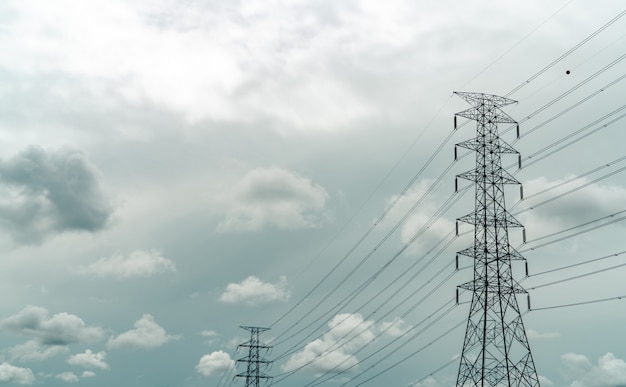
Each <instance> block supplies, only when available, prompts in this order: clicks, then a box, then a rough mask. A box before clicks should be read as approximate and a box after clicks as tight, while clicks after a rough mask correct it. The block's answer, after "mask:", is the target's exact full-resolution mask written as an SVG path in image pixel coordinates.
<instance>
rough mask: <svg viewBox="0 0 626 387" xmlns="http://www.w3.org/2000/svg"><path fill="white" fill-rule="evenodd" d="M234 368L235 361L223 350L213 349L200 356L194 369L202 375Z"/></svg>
mask: <svg viewBox="0 0 626 387" xmlns="http://www.w3.org/2000/svg"><path fill="white" fill-rule="evenodd" d="M233 368H235V361H234V360H233V359H231V358H230V355H229V354H227V353H226V352H224V351H215V352H213V353H210V354H208V355H204V356H202V357H201V358H200V361H199V362H198V364H197V365H196V371H197V372H198V373H199V374H202V375H204V376H211V375H213V374H216V373H220V372H224V371H228V370H231V369H233Z"/></svg>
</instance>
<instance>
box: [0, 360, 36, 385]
mask: <svg viewBox="0 0 626 387" xmlns="http://www.w3.org/2000/svg"><path fill="white" fill-rule="evenodd" d="M0 382H3V383H16V384H33V383H34V382H35V375H33V371H31V370H30V368H21V367H15V366H12V365H11V364H9V363H2V364H0Z"/></svg>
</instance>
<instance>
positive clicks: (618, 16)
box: [505, 10, 626, 97]
mask: <svg viewBox="0 0 626 387" xmlns="http://www.w3.org/2000/svg"><path fill="white" fill-rule="evenodd" d="M624 15H626V10H625V11H622V12H620V13H619V14H618V15H617V16H616V17H614V18H613V19H611V20H609V21H608V22H607V23H606V24H604V25H603V26H602V27H600V28H598V29H597V30H596V31H594V32H593V33H592V34H591V35H589V36H587V37H586V38H585V39H583V40H582V41H581V42H580V43H578V44H577V45H575V46H574V47H572V48H571V49H569V50H567V51H566V52H565V53H564V54H563V55H561V56H560V57H558V58H556V59H555V60H554V61H553V62H551V63H550V64H548V65H547V66H545V67H544V68H542V69H541V70H539V71H538V72H537V73H535V74H534V75H533V76H532V77H530V78H528V79H527V80H526V81H525V82H523V83H521V84H520V85H518V86H517V87H515V88H513V90H511V91H510V92H508V93H507V94H506V95H505V97H509V96H511V95H512V94H515V93H516V92H517V91H519V90H520V89H521V88H523V87H524V86H526V85H527V84H529V83H530V82H532V81H533V80H535V79H537V78H538V77H539V76H540V75H541V74H543V73H545V72H546V71H548V70H549V69H551V68H552V67H554V65H556V64H557V63H559V62H560V61H562V60H563V59H565V58H566V57H567V56H569V55H570V54H571V53H573V52H574V51H576V50H578V49H579V48H580V47H582V46H583V45H584V44H585V43H587V42H589V41H590V40H591V39H593V38H595V37H596V36H598V35H599V34H600V33H601V32H602V31H604V30H605V29H607V28H609V27H610V26H611V25H612V24H613V23H615V22H616V21H618V20H619V19H620V18H621V17H622V16H624Z"/></svg>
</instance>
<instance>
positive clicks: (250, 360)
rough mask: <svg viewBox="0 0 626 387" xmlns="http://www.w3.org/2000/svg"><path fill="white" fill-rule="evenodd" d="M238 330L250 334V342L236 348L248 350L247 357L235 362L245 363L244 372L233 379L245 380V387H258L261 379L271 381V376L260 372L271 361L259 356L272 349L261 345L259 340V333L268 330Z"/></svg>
mask: <svg viewBox="0 0 626 387" xmlns="http://www.w3.org/2000/svg"><path fill="white" fill-rule="evenodd" d="M240 328H242V329H245V330H247V331H249V332H250V341H247V342H245V343H243V344H240V345H239V346H238V348H248V356H246V357H244V358H241V359H239V360H237V364H239V363H246V371H245V372H242V373H240V374H237V375H235V377H237V378H246V384H245V386H246V387H250V386H252V387H259V386H260V385H261V381H262V380H263V379H267V380H269V379H271V376H268V375H266V374H265V373H264V372H263V371H262V369H263V368H267V367H268V366H269V365H270V363H271V361H269V360H266V359H265V358H264V357H263V356H261V352H267V351H268V350H269V349H270V348H272V347H271V346H270V345H266V344H264V343H262V342H261V340H260V339H259V336H260V335H261V332H265V331H267V330H269V329H270V328H260V327H247V326H242V327H240Z"/></svg>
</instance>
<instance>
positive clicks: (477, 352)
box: [454, 92, 539, 387]
mask: <svg viewBox="0 0 626 387" xmlns="http://www.w3.org/2000/svg"><path fill="white" fill-rule="evenodd" d="M455 94H457V95H458V96H459V97H461V98H463V99H464V100H465V101H467V102H468V103H470V104H471V105H472V107H471V108H469V109H467V110H464V111H462V112H460V113H457V114H456V115H455V117H454V122H455V128H456V117H457V116H460V117H465V118H468V119H471V120H474V121H476V122H477V125H476V138H473V139H471V140H468V141H464V142H461V143H459V144H456V147H461V148H466V149H470V150H473V151H476V168H475V169H473V170H471V171H469V172H465V173H462V174H460V175H458V176H457V177H460V178H463V179H467V180H470V181H473V182H474V183H475V184H476V190H475V210H474V212H473V213H471V214H469V215H465V216H463V217H460V218H459V219H457V225H458V222H459V221H461V222H465V223H469V224H472V225H474V245H473V246H472V247H469V248H467V249H465V250H462V251H459V252H458V254H460V255H465V256H468V257H472V258H474V280H473V281H470V282H467V283H465V284H463V285H461V286H460V288H462V289H466V290H469V291H471V292H472V301H471V305H470V312H469V318H468V321H467V329H466V332H465V340H464V341H463V352H462V354H461V363H460V365H459V373H458V376H457V382H456V385H457V387H466V386H481V387H486V386H489V387H495V386H498V387H499V386H516V387H518V386H524V387H527V386H532V387H535V386H539V379H538V377H537V372H536V370H535V364H534V362H533V357H532V354H531V352H530V347H529V345H528V339H527V337H526V331H525V330H524V323H523V322H522V316H521V314H520V309H519V306H518V303H517V297H516V295H517V294H520V293H526V291H525V290H524V289H523V288H522V287H521V286H520V285H519V284H518V283H517V282H516V281H515V280H514V279H513V274H512V270H511V261H512V260H524V258H523V257H522V256H521V255H520V254H519V253H518V252H517V251H516V250H515V249H514V248H513V247H512V246H511V245H510V244H509V234H508V228H509V227H523V226H522V225H521V224H520V223H519V222H518V221H517V220H516V219H515V218H514V217H513V216H512V215H511V214H510V213H509V212H507V210H506V206H505V201H504V185H505V184H520V183H519V182H518V181H517V180H516V179H515V178H514V177H513V176H512V175H511V174H509V173H508V172H506V171H505V170H504V169H502V164H501V155H502V154H518V152H517V151H516V150H515V149H513V147H511V146H510V145H509V144H507V143H506V142H504V141H503V140H502V139H501V138H500V137H499V136H498V123H510V124H517V123H516V122H515V120H513V119H512V118H511V117H509V116H508V115H507V114H506V113H504V112H503V111H502V110H501V109H500V107H501V106H506V105H509V104H512V103H515V101H513V100H510V99H508V98H504V97H499V96H496V95H489V94H481V93H465V92H456V93H455ZM517 135H518V137H519V126H518V132H517ZM456 147H455V157H456V149H457V148H456ZM518 155H519V154H518ZM518 157H519V156H518ZM519 160H520V162H521V158H519ZM520 167H521V165H520ZM520 194H522V190H521V188H520ZM457 233H458V226H457ZM524 239H525V232H524ZM457 257H458V256H457Z"/></svg>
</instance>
